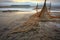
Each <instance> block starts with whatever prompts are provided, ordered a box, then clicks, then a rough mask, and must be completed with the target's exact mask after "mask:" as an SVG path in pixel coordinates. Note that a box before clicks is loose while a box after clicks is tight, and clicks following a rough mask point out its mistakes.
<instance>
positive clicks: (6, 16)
mask: <svg viewBox="0 0 60 40" xmlns="http://www.w3.org/2000/svg"><path fill="white" fill-rule="evenodd" d="M34 13H35V12H0V40H40V36H42V35H41V34H42V33H40V30H41V29H40V28H38V29H37V30H36V31H35V30H31V31H29V32H27V33H23V32H21V33H15V34H11V35H10V36H8V35H7V34H8V32H9V30H11V29H12V28H14V27H15V26H18V25H21V24H22V23H24V22H25V21H27V20H28V19H29V17H30V16H31V15H33V14H34ZM57 13H58V14H59V13H60V12H57ZM39 24H40V26H43V24H44V23H43V22H40V23H39ZM44 26H46V28H45V29H46V31H47V32H49V33H50V32H51V31H52V30H54V29H56V30H59V31H56V30H54V31H52V32H53V35H51V36H53V37H52V38H51V40H58V39H60V36H59V35H60V22H59V23H56V22H45V25H44ZM57 32H58V33H57ZM49 38H50V37H49ZM43 40H44V39H43Z"/></svg>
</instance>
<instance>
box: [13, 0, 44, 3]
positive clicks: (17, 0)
mask: <svg viewBox="0 0 60 40" xmlns="http://www.w3.org/2000/svg"><path fill="white" fill-rule="evenodd" d="M12 1H13V2H38V3H39V2H44V0H12Z"/></svg>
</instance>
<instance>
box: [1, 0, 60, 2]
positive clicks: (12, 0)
mask: <svg viewBox="0 0 60 40" xmlns="http://www.w3.org/2000/svg"><path fill="white" fill-rule="evenodd" d="M32 1H33V2H36V1H38V2H39V1H44V0H0V2H32ZM50 1H52V2H60V0H50Z"/></svg>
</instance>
